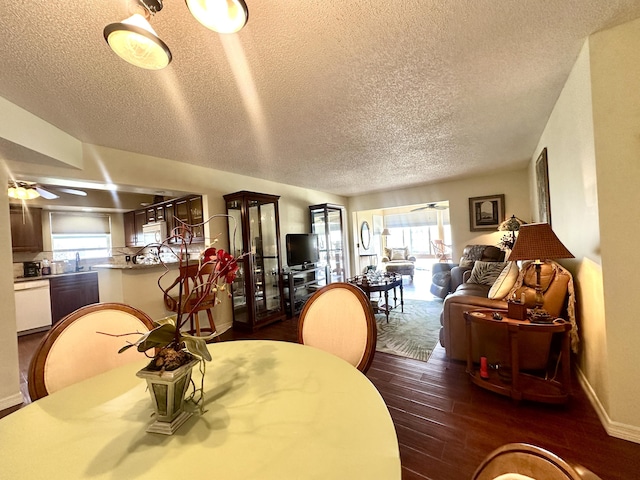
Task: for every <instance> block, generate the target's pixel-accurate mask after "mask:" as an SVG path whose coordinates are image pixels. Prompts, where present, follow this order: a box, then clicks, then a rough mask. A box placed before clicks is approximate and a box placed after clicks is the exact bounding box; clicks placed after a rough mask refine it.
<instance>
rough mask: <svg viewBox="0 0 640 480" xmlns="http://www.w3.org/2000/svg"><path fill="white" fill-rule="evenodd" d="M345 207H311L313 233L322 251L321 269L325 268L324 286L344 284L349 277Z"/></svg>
mask: <svg viewBox="0 0 640 480" xmlns="http://www.w3.org/2000/svg"><path fill="white" fill-rule="evenodd" d="M343 211H344V207H342V206H340V205H331V204H321V205H312V206H310V207H309V212H310V214H311V232H312V233H315V234H317V235H318V246H319V250H320V262H319V265H318V266H319V267H324V269H323V273H324V282H325V283H320V284H321V285H324V284H326V283H332V282H344V281H345V279H346V278H347V277H348V271H346V269H347V265H346V259H345V254H344V229H343V221H342V219H343Z"/></svg>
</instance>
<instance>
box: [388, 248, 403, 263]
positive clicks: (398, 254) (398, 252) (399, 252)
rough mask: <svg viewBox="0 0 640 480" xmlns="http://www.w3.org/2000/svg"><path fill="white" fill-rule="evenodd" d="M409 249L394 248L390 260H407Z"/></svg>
mask: <svg viewBox="0 0 640 480" xmlns="http://www.w3.org/2000/svg"><path fill="white" fill-rule="evenodd" d="M406 258H407V249H406V248H392V249H391V258H390V260H406Z"/></svg>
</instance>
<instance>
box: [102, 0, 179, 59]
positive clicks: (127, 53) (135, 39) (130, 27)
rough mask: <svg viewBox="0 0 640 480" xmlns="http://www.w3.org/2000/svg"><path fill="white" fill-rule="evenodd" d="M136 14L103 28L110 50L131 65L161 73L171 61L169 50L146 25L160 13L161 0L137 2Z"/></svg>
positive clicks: (141, 0) (140, 0) (139, 0)
mask: <svg viewBox="0 0 640 480" xmlns="http://www.w3.org/2000/svg"><path fill="white" fill-rule="evenodd" d="M138 2H139V5H138V6H137V11H136V13H134V14H133V15H131V17H129V18H127V19H126V20H123V21H122V22H119V23H111V24H109V25H107V26H106V27H105V28H104V39H105V40H106V41H107V43H108V44H109V46H110V47H111V50H113V51H114V52H115V53H116V55H118V56H119V57H120V58H122V59H123V60H125V61H127V62H129V63H130V64H132V65H135V66H136V67H140V68H146V69H148V70H160V69H162V68H164V67H166V66H167V65H169V63H170V62H171V51H170V50H169V47H168V46H167V44H166V43H164V42H163V41H162V40H160V38H158V35H157V34H156V32H155V31H154V30H153V28H152V27H151V24H149V22H148V19H149V18H150V17H151V15H154V14H155V13H156V12H159V11H160V10H162V0H138Z"/></svg>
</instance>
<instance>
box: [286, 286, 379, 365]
mask: <svg viewBox="0 0 640 480" xmlns="http://www.w3.org/2000/svg"><path fill="white" fill-rule="evenodd" d="M298 340H299V342H300V343H302V344H304V345H310V346H312V347H317V348H320V349H322V350H325V351H327V352H330V353H333V354H334V355H337V356H338V357H340V358H342V359H344V360H346V361H347V362H349V363H351V364H352V365H353V366H354V367H356V368H358V370H360V371H362V372H366V371H367V370H368V369H369V366H370V365H371V362H372V361H373V355H374V354H375V350H376V340H377V328H376V320H375V316H374V313H373V309H372V307H371V302H370V301H369V298H367V296H366V295H365V293H364V292H363V291H362V290H360V289H359V288H358V287H356V286H355V285H352V284H349V283H342V282H338V283H331V284H329V285H327V286H325V287H322V288H321V289H319V290H318V291H317V292H315V293H314V294H313V295H312V296H311V297H310V298H309V299H308V300H307V303H306V304H305V305H304V307H303V309H302V312H301V313H300V318H299V321H298Z"/></svg>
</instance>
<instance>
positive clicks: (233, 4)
mask: <svg viewBox="0 0 640 480" xmlns="http://www.w3.org/2000/svg"><path fill="white" fill-rule="evenodd" d="M186 2H187V7H189V10H190V11H191V15H193V16H194V17H195V19H196V20H198V21H199V22H200V23H201V24H202V25H204V26H205V27H207V28H208V29H210V30H213V31H214V32H218V33H236V32H237V31H239V30H241V29H242V27H244V26H245V24H246V23H247V20H248V19H249V10H248V9H247V4H246V3H244V0H186Z"/></svg>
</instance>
